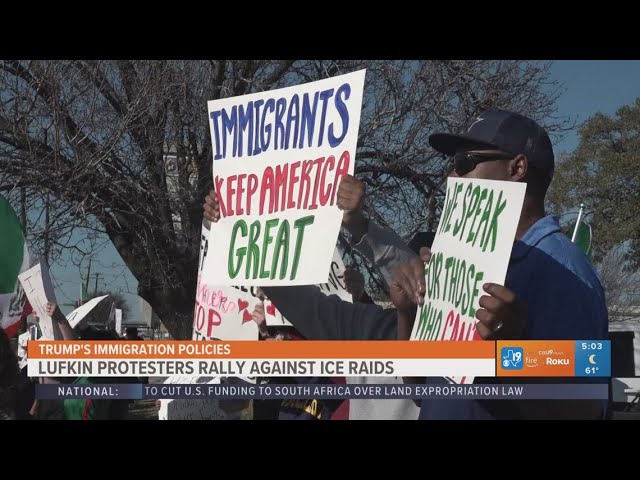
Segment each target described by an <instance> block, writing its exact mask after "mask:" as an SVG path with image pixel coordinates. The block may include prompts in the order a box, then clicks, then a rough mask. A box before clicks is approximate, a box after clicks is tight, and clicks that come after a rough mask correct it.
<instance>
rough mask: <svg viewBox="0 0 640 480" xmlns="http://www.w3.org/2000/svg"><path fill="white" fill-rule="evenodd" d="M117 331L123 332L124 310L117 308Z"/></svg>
mask: <svg viewBox="0 0 640 480" xmlns="http://www.w3.org/2000/svg"><path fill="white" fill-rule="evenodd" d="M116 332H118V334H120V332H122V310H120V309H119V308H116Z"/></svg>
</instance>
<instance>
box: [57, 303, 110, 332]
mask: <svg viewBox="0 0 640 480" xmlns="http://www.w3.org/2000/svg"><path fill="white" fill-rule="evenodd" d="M108 296H109V295H103V296H101V297H96V298H92V299H91V300H89V301H88V302H87V303H85V304H84V305H80V306H79V307H78V308H76V309H75V310H74V311H73V312H71V313H70V314H69V315H67V321H68V322H69V325H71V328H75V327H77V326H78V324H79V323H80V322H81V321H82V320H84V319H85V318H86V317H87V315H89V313H91V311H92V310H93V309H94V308H95V307H96V306H97V305H98V304H99V303H100V302H102V300H104V299H105V298H107V297H108Z"/></svg>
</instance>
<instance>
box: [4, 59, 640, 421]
mask: <svg viewBox="0 0 640 480" xmlns="http://www.w3.org/2000/svg"><path fill="white" fill-rule="evenodd" d="M605 73H606V74H605ZM577 78H580V81H579V82H578V81H577V80H576V79H577ZM638 81H640V62H638V61H583V62H569V61H554V62H551V61H515V60H473V61H472V60H455V61H453V60H452V61H427V60H422V61H408V60H397V61H396V60H394V61H391V60H367V61H356V60H331V61H329V60H284V61H269V60H243V61H223V60H209V61H204V60H144V61H134V60H120V61H108V60H80V61H67V60H56V61H52V60H37V61H36V60H0V92H1V94H0V322H1V325H2V328H1V329H0V419H2V420H149V421H151V420H181V421H200V420H220V421H224V420H274V421H277V420H531V419H547V420H569V419H570V420H574V419H575V420H608V421H610V420H638V419H640V406H639V399H640V377H639V376H638V371H639V369H640V343H639V342H640V336H639V335H640V306H638V305H640V303H639V302H640V274H639V272H640V270H639V268H640V262H639V260H638V259H639V258H640V256H639V255H638V251H639V249H640V237H639V236H638V233H639V232H640V220H639V218H640V217H638V215H637V211H638V210H639V209H640V204H639V203H638V195H637V187H638V185H639V184H640V183H639V182H640V178H639V177H638V169H637V168H636V165H637V164H638V162H639V161H640V158H639V155H640V153H638V151H639V150H638V148H637V145H638V142H639V141H640V137H639V135H640V132H639V130H638V128H637V127H638V119H639V118H640V98H637V90H636V89H635V87H634V86H636V87H637V84H638ZM634 212H636V213H634Z"/></svg>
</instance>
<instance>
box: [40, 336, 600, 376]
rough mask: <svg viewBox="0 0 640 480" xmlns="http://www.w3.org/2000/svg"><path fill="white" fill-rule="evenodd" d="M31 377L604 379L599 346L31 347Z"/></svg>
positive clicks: (50, 343) (212, 344) (399, 343)
mask: <svg viewBox="0 0 640 480" xmlns="http://www.w3.org/2000/svg"><path fill="white" fill-rule="evenodd" d="M27 358H28V360H27V364H28V374H29V376H35V377H42V376H44V377H68V376H89V377H139V376H171V375H186V376H191V377H202V376H244V377H252V376H262V377H307V376H320V377H331V376H346V377H353V376H426V377H441V376H445V377H496V376H497V377H518V376H523V377H609V376H610V375H611V345H610V341H608V340H607V341H605V340H597V341H596V340H577V341H573V340H561V341H537V340H535V341H533V340H532V341H498V342H488V341H475V342H456V341H446V342H439V341H431V342H425V341H304V342H300V341H298V342H256V341H228V342H227V341H213V342H204V341H147V342H127V341H84V342H82V341H35V342H29V344H28V355H27Z"/></svg>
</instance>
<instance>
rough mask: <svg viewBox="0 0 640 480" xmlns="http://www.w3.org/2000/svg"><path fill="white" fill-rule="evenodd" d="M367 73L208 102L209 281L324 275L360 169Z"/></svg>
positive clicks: (299, 281)
mask: <svg viewBox="0 0 640 480" xmlns="http://www.w3.org/2000/svg"><path fill="white" fill-rule="evenodd" d="M364 78H365V71H364V70H361V71H357V72H353V73H349V74H347V75H341V76H336V77H332V78H328V79H324V80H320V81H317V82H311V83H307V84H303V85H297V86H293V87H288V88H283V89H279V90H273V91H268V92H260V93H255V94H250V95H245V96H240V97H232V98H225V99H221V100H215V101H210V102H208V111H209V128H210V131H211V141H212V147H213V150H212V152H213V156H214V158H213V177H214V188H215V191H216V194H217V197H218V201H219V206H220V217H221V218H220V220H219V221H218V223H217V227H216V228H215V229H212V230H211V233H210V236H211V237H210V244H211V245H215V246H216V248H215V249H212V251H211V252H210V254H209V255H208V256H207V258H206V262H205V265H204V270H203V278H204V280H203V283H204V284H207V285H245V286H249V285H253V286H273V285H309V284H318V283H323V282H326V279H327V278H328V276H329V267H330V265H331V259H332V257H333V251H334V249H335V243H336V240H337V238H338V232H339V229H340V223H341V221H342V212H341V211H340V210H339V209H338V207H337V205H336V193H337V189H338V185H339V183H340V181H341V179H342V177H343V176H344V175H346V174H353V172H354V163H355V154H356V146H357V140H358V128H359V125H360V111H361V108H362V95H363V89H364Z"/></svg>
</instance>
